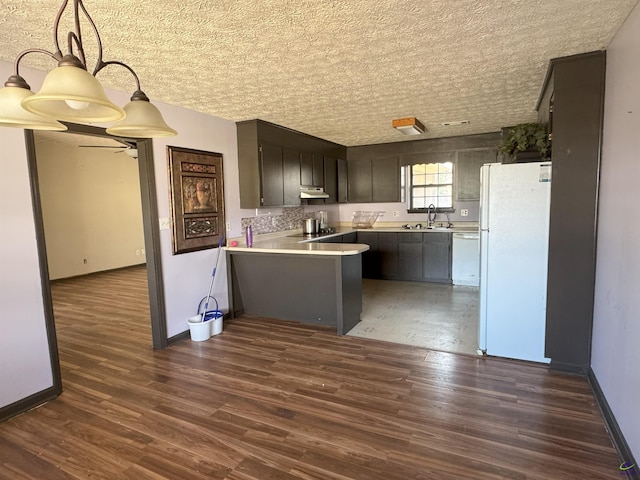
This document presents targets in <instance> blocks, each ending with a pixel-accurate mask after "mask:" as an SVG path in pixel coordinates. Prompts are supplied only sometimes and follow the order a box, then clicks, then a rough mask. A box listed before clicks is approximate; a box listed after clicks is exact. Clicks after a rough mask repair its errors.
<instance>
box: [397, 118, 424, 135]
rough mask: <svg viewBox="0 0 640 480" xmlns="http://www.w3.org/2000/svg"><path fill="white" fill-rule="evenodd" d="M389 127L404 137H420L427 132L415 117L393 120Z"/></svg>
mask: <svg viewBox="0 0 640 480" xmlns="http://www.w3.org/2000/svg"><path fill="white" fill-rule="evenodd" d="M391 125H392V126H393V128H395V129H396V130H398V131H399V132H401V133H404V134H405V135H420V134H421V133H424V132H425V131H426V130H427V129H426V128H425V127H424V125H423V124H422V122H421V121H420V120H418V119H417V118H416V117H408V118H398V119H396V120H393V121H392V122H391Z"/></svg>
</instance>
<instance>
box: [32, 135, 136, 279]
mask: <svg viewBox="0 0 640 480" xmlns="http://www.w3.org/2000/svg"><path fill="white" fill-rule="evenodd" d="M54 135H55V136H62V135H68V134H65V133H55V134H54ZM77 137H78V138H81V142H82V144H83V145H84V144H91V138H92V137H86V136H83V137H79V136H77ZM47 138H48V137H47ZM35 139H36V158H37V161H38V178H39V186H40V198H41V204H42V216H43V220H44V231H45V239H46V243H47V260H48V265H49V278H51V279H52V280H55V279H58V278H67V277H73V276H77V275H84V274H87V273H92V272H100V271H104V270H111V269H114V268H121V267H126V266H130V265H137V264H141V263H145V257H144V256H143V255H142V252H143V250H144V233H143V230H142V202H141V199H140V177H139V174H138V161H137V160H136V159H135V158H131V157H129V156H128V155H126V154H125V153H117V154H116V153H114V150H111V149H100V148H79V147H77V146H74V145H71V144H69V143H62V142H61V141H55V140H47V139H42V138H39V135H38V132H36V133H35ZM137 252H139V253H140V255H137V254H136V253H137ZM85 260H86V263H85V262H84V261H85Z"/></svg>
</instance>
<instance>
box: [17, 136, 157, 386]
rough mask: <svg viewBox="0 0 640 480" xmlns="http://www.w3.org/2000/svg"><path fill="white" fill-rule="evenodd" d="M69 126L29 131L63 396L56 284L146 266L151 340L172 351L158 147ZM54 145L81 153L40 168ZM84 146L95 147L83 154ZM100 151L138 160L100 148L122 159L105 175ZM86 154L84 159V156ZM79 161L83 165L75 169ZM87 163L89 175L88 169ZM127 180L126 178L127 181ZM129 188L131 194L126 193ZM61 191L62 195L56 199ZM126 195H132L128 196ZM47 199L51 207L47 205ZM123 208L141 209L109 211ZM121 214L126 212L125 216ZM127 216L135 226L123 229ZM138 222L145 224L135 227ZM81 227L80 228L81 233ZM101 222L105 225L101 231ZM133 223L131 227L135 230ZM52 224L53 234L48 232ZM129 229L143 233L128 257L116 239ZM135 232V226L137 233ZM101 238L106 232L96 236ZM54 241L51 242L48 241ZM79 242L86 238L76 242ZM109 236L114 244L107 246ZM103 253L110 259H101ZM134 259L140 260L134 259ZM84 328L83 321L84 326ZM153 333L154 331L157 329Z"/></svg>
mask: <svg viewBox="0 0 640 480" xmlns="http://www.w3.org/2000/svg"><path fill="white" fill-rule="evenodd" d="M67 126H68V128H69V130H68V132H56V133H44V132H35V133H34V132H33V131H30V130H25V137H26V144H27V151H28V158H29V170H30V178H31V192H32V199H33V206H34V221H35V226H36V237H37V243H38V252H39V255H38V256H39V264H40V271H41V272H42V278H41V284H42V294H43V295H42V296H43V303H44V311H45V319H46V324H47V335H48V342H49V348H50V351H51V358H52V362H51V363H52V369H53V377H54V388H55V389H56V390H57V392H58V394H59V393H60V392H61V385H62V383H61V378H60V377H61V375H60V364H59V352H58V342H57V335H56V325H55V318H54V311H53V301H52V281H56V280H57V279H61V278H81V277H80V276H83V275H87V274H91V275H93V274H95V272H101V271H109V270H117V269H119V268H122V267H127V268H135V267H134V266H135V265H138V267H137V268H138V270H139V269H140V268H141V267H140V266H141V265H142V266H143V267H144V272H142V273H143V275H144V276H145V277H146V283H147V294H148V297H147V298H148V300H147V302H146V305H145V306H144V308H145V309H146V311H147V312H148V318H149V320H150V326H151V328H150V337H151V338H150V339H151V341H150V342H149V341H148V340H147V344H148V345H149V346H153V348H164V347H166V346H167V344H168V339H167V332H166V320H165V318H166V317H165V311H164V294H163V285H162V269H161V268H162V266H161V261H160V239H159V225H158V214H157V200H156V190H155V175H154V167H153V154H152V145H151V140H140V139H117V140H115V139H114V138H113V137H110V136H108V135H107V134H106V133H105V130H104V129H102V128H97V127H89V126H84V125H74V124H68V125H67ZM47 141H49V142H51V141H53V142H54V145H55V146H56V148H54V149H53V150H60V151H64V150H65V149H68V150H67V151H69V152H70V151H72V150H73V152H74V154H73V155H70V158H67V159H65V158H60V157H59V158H56V159H55V160H53V162H52V163H51V164H49V163H50V162H49V161H42V160H39V159H38V157H39V156H43V157H44V156H46V155H47V154H48V153H47V150H46V149H43V148H42V142H45V144H46V142H47ZM39 144H40V148H39V147H38V145H39ZM80 144H82V145H88V146H89V145H90V146H92V147H91V148H82V149H81V148H80V147H79V145H80ZM99 145H100V146H105V147H106V146H118V147H120V146H123V147H126V148H123V149H122V150H128V151H130V152H129V155H125V156H124V159H122V158H121V159H120V160H117V161H116V158H115V157H117V156H118V155H114V154H113V153H106V151H109V150H111V149H107V148H100V149H99V150H104V151H105V153H104V154H106V155H111V156H113V157H114V159H113V165H111V166H109V165H108V162H107V166H106V167H105V165H102V167H105V168H106V170H104V171H103V172H102V173H100V168H96V167H97V163H99V162H96V163H95V164H90V161H91V158H92V157H93V156H94V155H91V154H90V153H89V152H88V151H89V150H98V148H95V147H97V146H99ZM71 149H72V150H71ZM134 149H135V153H137V158H136V157H135V156H134V155H131V153H132V152H131V150H134ZM81 150H82V153H80V152H79V151H81ZM119 153H123V152H119ZM104 154H103V155H104ZM72 157H75V161H73V158H72ZM83 158H84V160H83ZM83 162H84V167H86V168H83V167H82V165H83ZM123 162H129V165H128V166H126V168H123V165H126V163H123ZM70 166H72V168H70ZM65 167H67V168H68V170H67V171H65ZM110 167H111V171H110V173H108V174H107V173H105V172H109V168H110ZM118 168H121V169H123V170H125V171H128V176H129V179H128V180H125V178H124V177H125V176H126V175H124V173H123V172H120V171H116V169H118ZM40 170H42V173H40ZM135 170H137V180H136V181H137V183H138V185H137V186H136V187H137V188H132V187H131V185H130V182H131V174H132V172H135ZM44 175H48V176H53V177H54V178H55V179H56V180H57V181H53V182H50V181H49V180H51V178H47V179H45V178H44ZM99 175H107V176H111V177H112V178H111V182H110V183H111V187H107V188H114V189H115V190H122V191H117V192H116V191H115V190H113V191H111V193H109V190H108V189H107V190H105V189H104V188H103V187H100V188H98V187H97V185H98V183H99V180H101V179H99V178H98V176H99ZM121 175H122V178H119V176H121ZM107 183H109V182H107ZM127 183H128V184H129V185H128V186H126V185H125V184H127ZM41 185H42V186H43V188H46V189H48V191H47V192H46V193H45V192H44V191H41ZM56 189H59V190H58V191H57V192H56ZM70 189H76V191H74V192H73V195H65V193H69V192H68V191H69V190H70ZM125 190H126V191H127V192H126V193H124V194H123V192H124V191H125ZM132 191H134V192H136V193H137V195H138V197H137V199H136V201H133V202H132V197H131V194H132V193H131V192H132ZM123 195H124V199H123ZM45 197H46V199H47V204H44V203H43V199H44V198H45ZM63 197H64V198H63ZM116 197H117V198H118V199H117V200H116ZM123 201H124V202H125V203H127V202H129V203H132V204H134V205H135V207H134V209H133V210H132V209H131V208H129V211H128V212H126V213H125V212H121V214H120V215H118V214H117V209H115V210H116V211H114V209H113V208H107V207H113V205H112V204H113V203H116V204H117V203H118V202H123ZM53 204H56V205H53ZM121 206H122V204H121ZM121 210H123V209H122V208H121ZM45 213H46V214H45ZM125 216H126V217H127V221H124V222H123V217H125ZM136 216H137V221H136V220H134V218H135V217H136ZM67 217H69V218H67ZM83 219H84V220H83ZM87 219H90V220H87ZM82 221H89V223H91V224H92V228H88V229H87V228H78V223H77V222H82ZM74 222H76V224H75V226H74ZM101 222H103V223H104V225H101ZM127 222H129V223H128V224H127ZM45 224H46V226H47V228H45ZM124 224H127V225H126V228H131V229H133V230H136V232H135V234H134V235H129V237H133V238H134V239H133V240H132V239H131V238H128V239H126V240H125V243H126V245H125V246H124V247H123V248H122V249H118V248H113V245H112V243H113V242H114V241H115V240H114V238H115V237H117V235H115V237H112V235H111V234H112V233H113V232H117V230H118V229H122V228H124V227H125V225H124ZM134 224H135V226H133V225H134ZM65 227H69V228H65ZM47 230H49V231H47ZM94 230H99V231H98V232H95V231H94ZM47 235H49V237H48V238H47ZM78 235H79V236H82V237H83V238H75V237H74V236H78ZM101 236H106V237H107V238H101ZM122 238H123V237H122V236H121V237H119V239H120V240H122ZM131 242H134V243H131ZM132 245H135V248H133V250H132V251H131V246H132ZM101 249H102V250H103V251H102V252H100V250H101ZM119 250H122V251H119ZM123 252H124V253H123ZM131 253H132V257H133V258H126V257H127V256H128V255H130V254H131ZM143 254H144V255H143ZM91 275H90V276H91ZM96 275H100V274H96ZM138 307H139V306H138ZM77 320H78V321H79V322H80V321H82V319H81V318H78V319H77ZM146 328H147V331H149V323H147V326H146ZM147 338H148V337H147Z"/></svg>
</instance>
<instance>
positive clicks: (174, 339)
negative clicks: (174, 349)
mask: <svg viewBox="0 0 640 480" xmlns="http://www.w3.org/2000/svg"><path fill="white" fill-rule="evenodd" d="M189 337H190V333H189V330H186V331H184V332H182V333H179V334H177V335H174V336H173V337H169V338H167V344H168V345H173V344H174V343H178V342H181V341H183V340H187V339H188V338H189Z"/></svg>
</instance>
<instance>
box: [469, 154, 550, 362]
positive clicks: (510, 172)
mask: <svg viewBox="0 0 640 480" xmlns="http://www.w3.org/2000/svg"><path fill="white" fill-rule="evenodd" d="M480 186H481V195H480V315H479V316H480V324H479V330H478V342H479V349H480V350H483V351H484V352H486V354H487V355H494V356H497V357H506V358H515V359H520V360H529V361H534V362H544V363H548V362H549V359H548V358H545V356H544V337H545V324H546V319H545V316H546V305H547V256H548V249H549V244H548V242H549V204H550V196H551V163H550V162H535V163H514V164H500V163H489V164H486V165H483V166H482V167H481V169H480Z"/></svg>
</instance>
